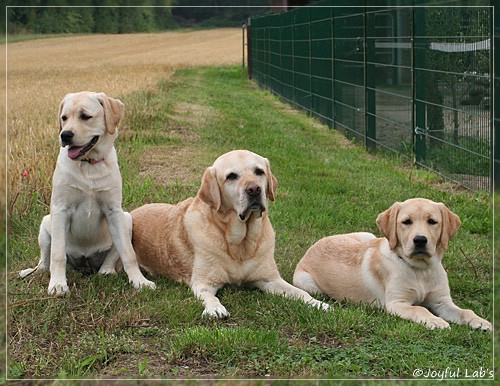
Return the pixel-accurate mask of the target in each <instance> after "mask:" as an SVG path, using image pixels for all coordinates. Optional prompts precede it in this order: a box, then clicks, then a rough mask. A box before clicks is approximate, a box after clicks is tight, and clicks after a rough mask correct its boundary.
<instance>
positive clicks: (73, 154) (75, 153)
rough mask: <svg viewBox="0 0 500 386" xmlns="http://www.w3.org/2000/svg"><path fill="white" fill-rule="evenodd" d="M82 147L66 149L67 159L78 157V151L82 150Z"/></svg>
mask: <svg viewBox="0 0 500 386" xmlns="http://www.w3.org/2000/svg"><path fill="white" fill-rule="evenodd" d="M82 147H83V146H80V147H70V148H69V149H68V157H69V158H71V159H75V158H76V157H78V156H79V155H80V150H82Z"/></svg>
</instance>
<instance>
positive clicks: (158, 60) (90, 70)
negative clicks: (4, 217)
mask: <svg viewBox="0 0 500 386" xmlns="http://www.w3.org/2000/svg"><path fill="white" fill-rule="evenodd" d="M241 56H242V48H241V30H240V29H237V28H235V29H216V30H206V31H192V32H186V31H180V32H166V33H157V34H130V35H88V36H68V37H61V38H50V39H42V40H32V41H25V42H20V43H13V44H8V46H7V114H8V120H7V122H8V124H7V130H8V133H7V134H8V145H9V149H8V157H7V162H8V176H7V180H8V181H7V185H8V193H9V195H8V197H9V198H8V200H9V202H8V209H9V211H10V213H11V214H22V213H23V211H25V210H27V208H28V207H29V205H30V204H29V200H30V199H28V200H27V198H29V197H33V193H34V192H38V193H39V194H41V195H42V199H44V201H46V200H47V196H48V195H50V180H51V176H52V171H53V169H54V166H55V160H56V155H57V151H58V144H57V129H58V127H57V109H58V104H59V101H60V100H61V99H62V97H63V96H64V95H65V94H66V93H68V92H77V91H83V90H90V91H102V92H105V93H106V94H108V95H109V96H113V97H118V98H120V97H123V96H124V95H126V94H128V93H131V92H133V91H137V90H147V89H153V88H154V87H155V85H156V84H157V82H158V81H159V80H160V79H162V78H168V77H170V76H171V75H172V74H173V73H174V71H175V70H176V69H178V68H182V67H193V66H217V65H231V64H237V63H240V62H241ZM125 107H126V106H125Z"/></svg>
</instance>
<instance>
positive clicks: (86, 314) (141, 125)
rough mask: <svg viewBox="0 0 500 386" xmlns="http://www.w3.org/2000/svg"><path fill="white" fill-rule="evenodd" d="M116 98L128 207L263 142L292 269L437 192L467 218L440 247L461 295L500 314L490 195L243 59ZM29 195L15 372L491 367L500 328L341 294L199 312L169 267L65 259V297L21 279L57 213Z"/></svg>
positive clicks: (135, 374)
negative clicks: (378, 151)
mask: <svg viewBox="0 0 500 386" xmlns="http://www.w3.org/2000/svg"><path fill="white" fill-rule="evenodd" d="M112 96H114V97H119V98H120V99H121V100H122V101H123V102H124V103H125V106H126V118H125V120H124V122H123V123H122V125H121V129H120V136H119V138H118V140H117V143H116V147H117V150H118V156H119V162H120V167H121V170H122V176H123V180H124V202H123V206H124V207H125V208H126V209H127V210H132V209H134V208H136V207H138V206H140V205H142V204H145V203H148V202H169V203H176V202H178V201H180V200H183V199H185V198H187V197H190V196H193V195H195V194H196V191H197V190H198V188H199V185H200V181H201V176H202V174H203V171H204V169H205V168H206V167H207V166H209V165H211V164H212V163H213V161H214V160H215V158H217V157H218V156H219V155H220V154H223V153H225V152H227V151H229V150H233V149H238V148H239V149H248V150H251V151H254V152H256V153H258V154H260V155H262V156H265V157H267V158H268V159H269V160H270V162H271V168H272V171H273V173H274V175H275V176H276V178H277V179H278V194H277V199H276V201H275V202H274V203H271V205H270V219H271V222H272V224H273V226H274V229H275V231H276V261H277V264H278V267H279V269H280V272H281V274H282V276H283V278H284V279H285V280H287V281H289V282H290V281H291V280H292V275H293V271H294V269H295V265H296V264H297V262H298V261H299V260H300V258H301V257H302V256H303V254H304V253H305V251H306V250H307V248H308V247H309V246H310V245H312V244H313V243H314V242H315V241H317V240H318V239H319V238H321V237H324V236H326V235H331V234H336V233H344V232H352V231H370V232H374V233H375V234H380V233H379V232H378V230H377V228H376V225H375V218H376V216H377V214H378V213H380V212H382V211H383V210H385V209H387V208H388V207H389V206H390V205H392V204H393V203H394V202H395V201H403V200H405V199H407V198H410V197H418V196H420V197H426V198H429V199H432V200H435V201H441V202H444V203H445V204H446V205H447V206H448V207H449V208H450V209H451V210H453V211H454V212H455V213H457V214H458V215H459V216H460V217H461V219H462V227H461V229H460V230H459V231H458V234H457V235H456V236H455V238H454V239H453V240H452V241H451V243H450V248H449V250H448V252H447V253H446V255H445V258H444V265H445V268H446V269H447V271H448V275H449V280H450V286H451V291H452V296H453V298H454V300H455V302H456V303H457V304H458V305H459V306H461V307H464V308H472V309H473V310H474V311H475V312H476V313H478V314H479V315H480V316H482V317H484V318H486V319H489V320H492V317H493V296H492V292H493V269H492V265H493V264H492V254H493V251H492V227H493V225H492V208H491V206H490V197H489V196H488V195H487V194H486V193H470V192H466V191H464V190H461V189H459V188H456V187H454V186H452V185H449V184H446V183H443V182H441V181H440V180H439V179H438V178H437V177H435V176H433V175H432V174H429V173H428V172H425V171H421V170H415V169H412V168H410V167H407V166H403V165H402V162H403V161H401V160H399V159H396V158H385V157H381V156H375V155H372V154H369V153H367V152H366V151H365V150H363V149H362V148H361V147H358V146H357V145H354V144H352V143H351V142H349V141H348V140H347V139H345V138H344V137H343V136H342V135H340V134H339V133H337V132H335V131H333V130H330V129H329V128H327V127H326V126H324V125H322V124H321V123H319V122H318V121H317V120H314V119H312V118H309V117H307V116H306V115H305V114H303V113H301V112H297V111H295V110H292V109H291V108H290V107H289V106H287V105H285V104H283V103H281V102H280V101H279V100H278V99H277V98H276V97H274V96H272V95H271V94H269V93H268V92H266V91H262V90H259V89H258V88H257V87H256V86H255V84H253V83H252V82H251V81H248V80H247V79H246V75H245V72H244V70H243V69H241V68H239V67H222V68H201V69H199V68H198V69H185V70H180V71H178V72H177V73H176V75H175V76H174V77H173V78H171V79H169V80H168V81H164V82H161V83H160V84H158V86H157V87H156V88H155V90H153V91H143V92H142V91H141V92H134V93H131V94H127V95H112ZM54 109H57V106H55V107H54ZM56 140H57V139H56V137H55V134H54V141H56ZM55 157H56V155H55V154H54V159H55ZM32 200H33V203H32V205H31V207H30V209H29V210H28V211H26V212H25V213H24V214H23V215H22V217H16V218H12V219H11V236H10V238H9V242H8V244H9V256H8V262H9V274H8V303H9V308H8V342H7V343H8V369H7V371H8V377H9V378H81V377H91V378H103V377H106V378H109V377H111V378H180V377H182V378H198V377H210V378H261V379H272V378H342V379H351V378H405V379H413V378H414V372H415V371H417V372H418V371H419V369H420V370H421V371H422V372H423V375H422V376H420V377H417V378H419V379H420V378H422V379H423V378H425V375H426V374H427V372H428V371H430V372H431V373H430V374H429V377H431V378H433V379H434V380H435V379H436V378H439V377H440V375H439V374H440V373H438V372H439V371H441V372H444V371H446V369H447V368H448V369H449V370H448V377H451V378H455V377H459V378H465V377H466V376H467V375H468V376H472V375H473V374H477V376H478V377H479V378H489V377H490V371H492V369H493V356H492V355H493V354H492V346H493V334H490V333H482V332H478V331H473V330H471V329H469V328H468V327H465V326H457V325H452V328H451V329H450V330H447V331H431V330H428V329H426V328H425V327H423V326H420V325H416V324H413V323H411V322H408V321H405V320H402V319H400V318H398V317H395V316H390V315H387V314H385V313H384V312H381V311H379V310H376V309H372V308H369V307H366V306H362V305H356V304H352V303H349V302H342V303H338V302H335V301H333V300H330V299H326V298H322V299H321V300H324V301H327V302H329V303H330V304H331V305H332V306H333V308H334V310H333V311H332V312H323V311H320V310H316V309H313V308H310V307H307V306H306V305H304V304H303V303H301V302H299V301H293V300H289V299H286V298H284V297H280V296H273V295H268V294H263V293H261V292H258V291H251V290H243V289H239V288H225V289H223V290H222V291H220V292H219V296H220V298H221V299H222V303H223V304H224V305H225V306H226V308H227V309H228V311H229V312H230V313H231V316H230V317H229V318H228V319H226V320H221V321H219V320H211V319H205V318H202V317H201V313H202V311H203V307H202V304H201V302H200V301H198V300H196V299H195V298H194V296H193V295H192V293H191V291H190V289H189V288H188V287H186V286H183V285H179V284H176V283H174V282H172V281H171V280H169V279H168V278H161V277H156V278H154V281H155V282H156V284H157V286H158V288H157V290H156V291H150V290H144V291H141V292H136V291H135V290H134V289H133V288H132V287H131V286H130V285H129V284H128V283H127V277H126V275H125V274H124V273H121V274H119V275H117V276H114V277H100V276H97V275H96V276H82V275H80V274H78V273H75V272H69V273H68V281H69V285H70V290H71V293H70V295H68V296H66V297H63V298H55V297H51V296H48V295H47V286H48V282H49V275H48V273H43V274H37V275H35V276H34V277H30V278H28V279H26V280H19V279H17V277H16V272H17V271H19V270H20V269H23V268H26V267H31V266H34V265H35V264H36V262H37V259H38V257H37V256H39V250H38V244H37V233H38V226H39V224H40V221H41V219H42V216H43V215H44V214H46V213H48V207H47V206H46V204H44V203H43V200H41V199H39V198H38V197H37V195H36V194H34V195H33V198H32ZM481 369H482V370H485V371H487V372H486V373H484V374H483V373H479V371H480V370H481ZM432 371H434V373H432ZM474 372H477V373H474ZM415 374H417V373H415ZM454 374H455V375H454ZM417 375H418V374H417ZM476 382H477V381H476Z"/></svg>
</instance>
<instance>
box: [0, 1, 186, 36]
mask: <svg viewBox="0 0 500 386" xmlns="http://www.w3.org/2000/svg"><path fill="white" fill-rule="evenodd" d="M173 2H174V0H153V1H142V2H141V1H132V0H104V1H102V0H99V1H98V0H79V1H74V0H73V1H72V0H34V1H31V2H30V5H29V6H16V4H15V3H16V1H15V0H8V1H7V6H8V8H7V12H8V14H7V32H8V33H36V34H46V33H93V32H97V33H130V32H155V31H161V30H165V29H167V28H171V27H174V26H175V25H176V23H175V21H174V19H173V17H172V5H173Z"/></svg>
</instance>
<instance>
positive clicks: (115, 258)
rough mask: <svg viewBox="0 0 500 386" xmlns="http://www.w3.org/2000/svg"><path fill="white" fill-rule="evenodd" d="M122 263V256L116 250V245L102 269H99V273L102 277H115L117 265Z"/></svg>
mask: <svg viewBox="0 0 500 386" xmlns="http://www.w3.org/2000/svg"><path fill="white" fill-rule="evenodd" d="M119 261H120V255H119V254H118V251H117V250H116V248H115V246H114V244H113V247H112V248H111V250H110V251H109V253H108V255H107V256H106V258H105V259H104V261H103V263H102V265H101V267H100V268H99V273H100V274H101V275H114V274H115V273H116V265H117V263H118V262H119Z"/></svg>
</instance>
